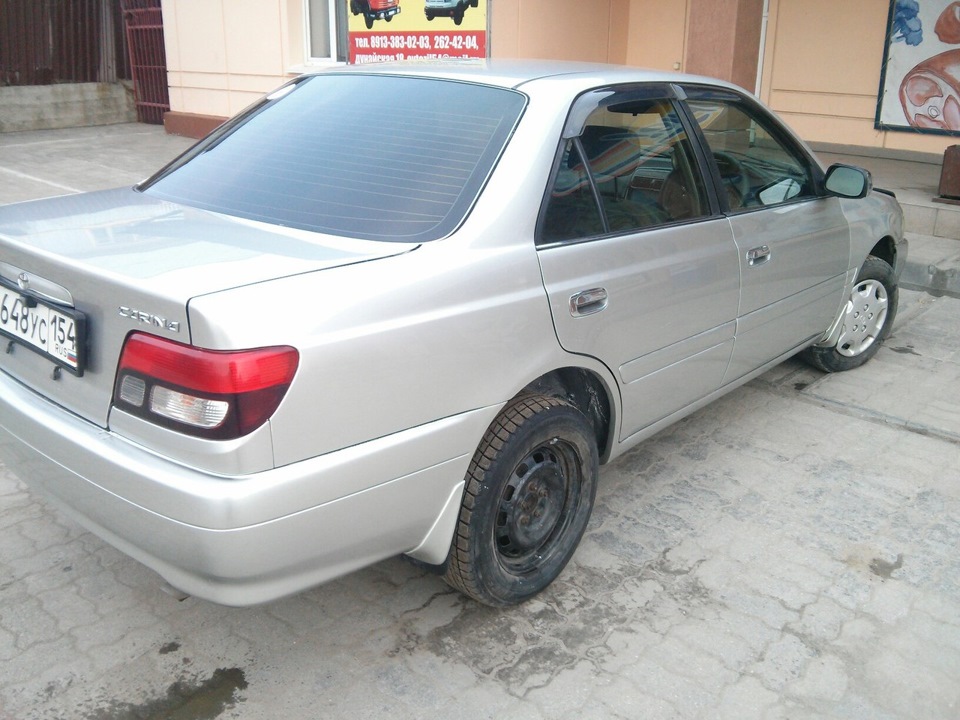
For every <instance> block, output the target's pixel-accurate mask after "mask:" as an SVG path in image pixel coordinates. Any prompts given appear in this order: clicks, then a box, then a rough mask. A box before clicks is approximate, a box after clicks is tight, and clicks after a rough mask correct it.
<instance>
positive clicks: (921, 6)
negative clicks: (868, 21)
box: [876, 0, 960, 135]
mask: <svg viewBox="0 0 960 720" xmlns="http://www.w3.org/2000/svg"><path fill="white" fill-rule="evenodd" d="M876 127H877V129H878V130H906V131H911V132H924V133H938V134H941V135H960V2H951V1H950V0H891V3H890V14H889V19H888V23H887V41H886V46H885V49H884V63H883V72H882V74H881V78H880V93H879V97H878V99H877V115H876Z"/></svg>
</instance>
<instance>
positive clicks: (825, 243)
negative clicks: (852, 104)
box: [685, 86, 850, 383]
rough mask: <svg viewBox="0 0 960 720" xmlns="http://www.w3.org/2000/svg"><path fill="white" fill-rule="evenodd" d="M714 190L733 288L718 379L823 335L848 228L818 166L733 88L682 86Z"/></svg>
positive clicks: (840, 276)
mask: <svg viewBox="0 0 960 720" xmlns="http://www.w3.org/2000/svg"><path fill="white" fill-rule="evenodd" d="M685 90H686V92H687V96H688V101H687V102H688V107H689V108H690V109H691V111H692V113H693V115H694V117H695V118H696V120H697V123H698V125H699V128H700V130H701V131H702V134H703V137H704V139H705V141H706V145H707V147H708V149H709V153H710V155H711V159H712V161H713V165H714V168H713V169H714V172H715V174H716V182H718V183H720V186H721V188H722V193H721V195H722V197H721V200H722V202H723V203H724V204H725V205H726V208H725V209H726V212H727V213H728V216H729V218H730V224H731V227H732V229H733V235H734V239H735V240H736V244H737V250H738V256H739V260H738V262H739V265H740V274H741V277H742V291H741V296H740V310H739V313H738V318H737V338H736V346H735V348H734V352H733V358H732V360H731V362H730V368H729V370H728V373H727V377H726V378H725V380H724V382H725V383H726V382H730V381H733V380H736V379H737V378H739V377H742V376H743V375H746V374H747V373H749V372H751V371H752V370H754V369H756V368H758V367H760V366H762V365H763V364H765V363H767V362H769V361H770V360H773V359H775V358H778V357H780V356H782V355H783V354H784V353H787V352H789V351H791V350H793V349H795V348H796V347H797V346H798V345H801V344H804V343H807V342H808V341H809V340H810V339H811V338H814V337H816V336H818V335H820V334H821V333H823V332H824V331H825V330H826V329H827V328H828V327H829V325H830V323H831V322H832V321H833V319H834V317H835V315H836V313H837V310H838V308H839V306H840V301H841V296H842V294H843V287H844V280H845V276H846V270H847V265H848V264H849V258H850V229H849V226H848V224H847V221H846V219H845V218H844V215H843V211H842V209H841V207H840V201H839V200H838V199H837V198H835V197H830V196H827V195H825V194H824V193H823V191H822V173H821V171H820V168H819V166H818V165H817V164H816V163H815V162H814V161H813V159H812V158H810V157H809V156H808V155H807V153H806V152H805V151H804V150H803V148H802V147H801V146H800V145H799V144H798V143H796V142H795V141H794V140H793V139H792V137H791V136H790V134H789V133H788V132H787V131H786V130H785V129H784V128H783V127H782V126H781V125H780V123H779V122H778V121H777V120H776V119H775V118H774V117H772V116H771V115H770V114H769V113H767V112H766V111H765V110H764V109H763V108H762V107H760V106H759V105H758V104H756V103H755V102H752V101H749V100H748V99H746V98H744V97H741V96H740V95H738V94H737V93H734V92H731V91H726V90H717V89H715V88H707V87H695V86H694V87H687V88H685Z"/></svg>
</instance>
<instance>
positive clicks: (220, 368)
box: [113, 333, 300, 440]
mask: <svg viewBox="0 0 960 720" xmlns="http://www.w3.org/2000/svg"><path fill="white" fill-rule="evenodd" d="M299 361H300V356H299V353H297V351H296V350H295V349H294V348H292V347H286V346H279V347H268V348H257V349H254V350H237V351H221V350H203V349H201V348H197V347H193V346H192V345H184V344H182V343H177V342H173V341H172V340H166V339H164V338H159V337H156V336H154V335H147V334H145V333H132V334H131V335H130V336H129V337H128V338H127V340H126V342H125V343H124V345H123V352H122V353H121V354H120V365H119V368H118V372H117V381H116V386H115V388H114V392H113V401H114V404H115V405H116V406H117V407H119V408H122V409H123V410H126V411H127V412H130V413H132V414H134V415H137V416H139V417H142V418H144V419H146V420H149V421H150V422H153V423H156V424H157V425H163V426H165V427H169V428H172V429H174V430H178V431H180V432H182V433H186V434H188V435H196V436H198V437H205V438H211V439H216V440H227V439H231V438H237V437H240V436H242V435H246V434H248V433H250V432H253V431H254V430H256V429H257V428H258V427H260V426H261V425H263V423H265V422H266V421H267V420H268V419H269V417H270V416H271V415H273V413H274V412H275V411H276V409H277V407H278V406H279V405H280V401H281V400H282V399H283V396H284V394H286V392H287V388H289V387H290V383H291V382H292V380H293V376H294V375H295V374H296V372H297V365H298V364H299Z"/></svg>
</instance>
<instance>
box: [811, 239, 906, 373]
mask: <svg viewBox="0 0 960 720" xmlns="http://www.w3.org/2000/svg"><path fill="white" fill-rule="evenodd" d="M898 296H899V292H898V289H897V285H896V280H895V278H894V274H893V268H892V267H890V265H889V264H887V263H886V262H884V261H883V260H881V259H880V258H877V257H873V256H872V255H871V256H869V257H868V258H867V259H866V261H865V262H864V263H863V267H861V268H860V274H859V275H857V282H856V283H854V286H853V290H852V291H851V292H850V295H849V297H848V298H847V302H846V304H845V305H844V306H843V309H842V310H841V311H840V324H841V327H840V336H839V338H838V339H837V342H836V343H834V344H833V345H830V346H825V347H819V346H814V347H811V348H808V349H807V350H805V351H804V354H803V358H804V359H805V360H806V361H807V362H809V363H810V364H811V365H813V366H814V367H817V368H819V369H820V370H823V371H824V372H840V371H842V370H852V369H853V368H855V367H860V366H861V365H863V364H864V363H865V362H866V361H867V360H869V359H870V358H872V357H873V356H874V355H876V354H877V351H878V350H879V349H880V343H882V342H883V341H884V340H885V339H886V337H887V336H888V335H889V334H890V330H891V328H892V327H893V319H894V317H895V316H896V314H897V300H898Z"/></svg>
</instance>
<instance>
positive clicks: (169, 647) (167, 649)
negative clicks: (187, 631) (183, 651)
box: [160, 641, 180, 655]
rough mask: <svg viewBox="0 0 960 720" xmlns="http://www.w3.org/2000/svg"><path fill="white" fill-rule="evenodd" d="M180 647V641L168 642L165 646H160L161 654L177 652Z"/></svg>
mask: <svg viewBox="0 0 960 720" xmlns="http://www.w3.org/2000/svg"><path fill="white" fill-rule="evenodd" d="M179 649H180V643H178V642H176V641H174V642H168V643H167V644H166V645H164V646H163V647H161V648H160V654H161V655H169V654H170V653H172V652H176V651H177V650H179Z"/></svg>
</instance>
